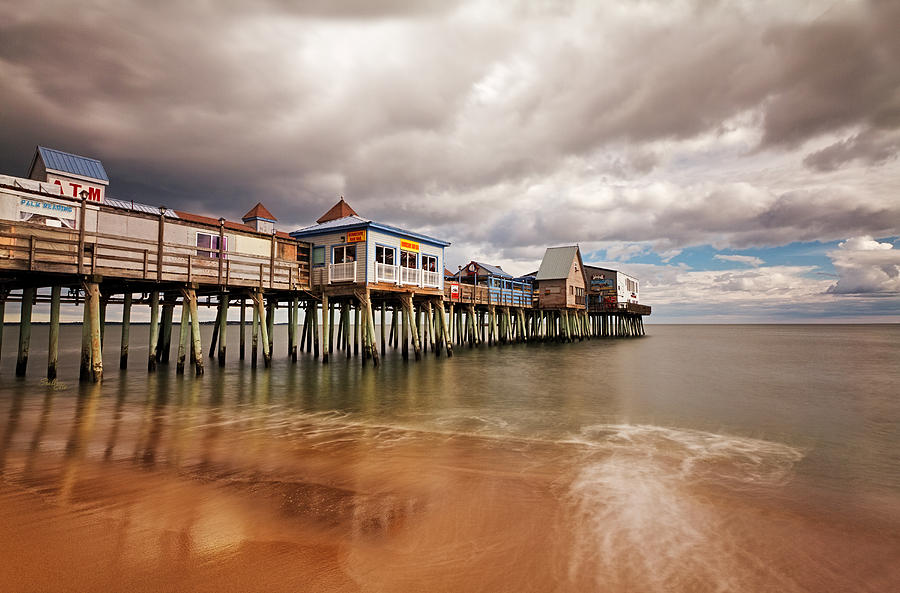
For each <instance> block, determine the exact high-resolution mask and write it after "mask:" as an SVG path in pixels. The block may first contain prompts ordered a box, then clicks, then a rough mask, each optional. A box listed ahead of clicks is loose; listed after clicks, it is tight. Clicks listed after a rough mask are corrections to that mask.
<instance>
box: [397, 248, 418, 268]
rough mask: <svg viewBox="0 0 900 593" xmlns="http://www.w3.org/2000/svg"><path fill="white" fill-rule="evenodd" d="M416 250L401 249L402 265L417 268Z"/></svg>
mask: <svg viewBox="0 0 900 593" xmlns="http://www.w3.org/2000/svg"><path fill="white" fill-rule="evenodd" d="M416 255H417V254H416V252H415V251H405V250H403V249H401V250H400V265H401V266H403V267H404V268H415V267H416V263H417V261H416V260H417V258H416Z"/></svg>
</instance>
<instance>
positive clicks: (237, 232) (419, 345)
mask: <svg viewBox="0 0 900 593" xmlns="http://www.w3.org/2000/svg"><path fill="white" fill-rule="evenodd" d="M10 179H13V182H9V180H10ZM21 181H23V182H26V181H27V183H19V180H16V179H15V178H9V177H6V178H5V179H0V197H2V198H3V199H4V200H6V202H7V203H16V202H20V203H21V204H22V205H23V207H22V209H21V211H22V212H25V215H24V216H23V217H22V218H20V219H19V220H10V219H9V218H7V219H5V220H0V319H3V315H4V313H5V311H6V305H7V304H8V303H18V304H19V308H20V316H19V334H18V349H17V356H16V367H15V372H16V375H18V376H23V375H25V374H26V372H27V368H28V362H29V357H30V356H31V354H32V353H31V334H32V316H33V310H34V305H35V304H39V303H40V304H45V303H46V304H48V305H49V311H50V315H49V321H50V323H49V341H48V352H47V353H46V355H47V378H48V379H49V380H54V379H56V378H57V375H58V362H59V327H60V320H61V308H62V307H63V306H65V307H73V306H75V307H81V309H82V343H81V355H80V356H81V358H80V373H79V375H80V378H81V380H86V381H95V382H97V381H101V380H102V378H103V357H102V353H103V348H102V345H103V341H104V337H105V333H106V321H107V314H106V312H107V309H108V307H109V305H111V304H112V305H116V306H121V310H122V316H121V319H120V320H117V321H121V350H120V352H119V366H120V368H123V369H124V368H126V367H127V365H128V364H129V341H130V326H131V323H132V319H133V317H134V312H135V311H136V310H137V309H139V308H143V307H146V308H147V309H149V311H148V313H149V315H148V316H147V317H149V321H150V332H149V343H148V358H147V360H146V364H147V369H148V371H150V372H154V371H156V370H157V368H158V367H159V366H160V365H167V364H168V363H169V361H170V356H171V350H172V338H173V336H172V332H173V325H174V324H175V322H176V317H175V310H176V307H177V308H178V309H179V318H178V319H179V321H180V322H179V324H178V325H179V332H178V335H177V336H175V341H176V355H175V356H176V372H178V373H184V372H185V371H186V369H187V368H188V367H193V369H194V373H195V374H197V375H202V374H203V372H204V363H205V357H204V349H203V344H202V343H201V334H200V315H199V309H200V308H202V307H211V308H215V311H216V315H215V322H214V325H213V331H212V336H211V341H210V344H209V347H208V350H207V351H206V352H207V353H208V357H209V358H210V359H213V360H215V361H216V362H217V364H218V365H219V366H225V365H226V363H227V360H228V357H229V353H228V344H227V332H226V331H224V329H225V327H226V325H227V323H228V320H229V313H234V309H238V311H239V313H238V315H239V318H240V322H239V323H240V330H239V335H240V343H239V345H238V358H239V359H240V360H244V359H245V357H246V355H247V354H248V353H247V349H248V348H247V345H246V337H245V336H246V325H250V348H249V350H250V351H249V356H250V359H251V364H252V365H253V366H256V365H257V361H258V359H259V358H260V355H261V358H262V361H263V365H264V366H265V367H268V366H269V365H270V363H271V360H272V350H273V346H274V343H273V333H274V332H273V329H274V318H275V312H276V311H277V310H278V309H284V310H286V312H287V320H288V332H287V350H286V351H287V355H288V356H289V357H290V359H291V360H292V361H297V359H298V355H299V353H303V352H305V353H307V354H308V355H310V356H311V357H313V358H314V359H321V361H322V362H323V363H328V362H329V360H330V359H332V358H333V357H334V356H335V354H338V355H343V356H345V357H347V358H350V357H352V356H358V357H360V360H361V362H362V364H364V365H365V364H367V362H368V361H371V362H372V363H373V365H375V366H377V365H378V364H379V360H380V355H381V354H382V353H384V352H385V351H386V349H387V348H395V349H397V350H399V351H400V353H401V355H402V357H403V359H404V360H408V359H409V357H410V355H412V357H413V358H414V359H416V360H418V359H420V358H421V357H422V356H423V355H424V354H426V353H429V352H430V353H432V354H434V355H435V356H440V355H441V354H444V355H446V356H448V357H449V356H452V355H453V349H454V347H461V346H468V347H475V346H479V345H482V344H484V345H488V346H493V345H498V344H510V343H525V342H534V341H547V340H558V341H572V340H585V339H591V338H598V337H628V336H640V335H643V334H644V328H643V321H642V319H643V316H644V315H649V314H650V308H649V307H645V306H643V305H637V304H633V303H622V304H621V305H616V306H613V307H605V308H604V307H600V306H589V305H586V302H585V297H584V296H583V295H581V296H576V297H575V299H574V301H573V300H572V299H569V301H568V302H567V301H565V300H563V301H562V302H561V304H559V305H553V306H547V305H546V304H542V303H543V300H542V299H541V298H539V295H538V293H537V292H536V291H533V290H532V288H531V285H530V284H525V283H521V282H511V283H508V284H504V283H491V284H490V285H487V286H483V285H479V284H464V283H453V284H451V283H448V282H444V278H443V274H442V273H440V272H436V271H434V270H440V269H443V246H445V245H446V243H442V242H440V241H438V240H435V239H431V238H429V237H425V236H422V235H417V234H415V233H410V232H408V231H403V230H402V229H397V228H396V227H390V226H387V225H378V224H376V223H371V222H370V221H366V220H364V219H360V218H359V217H357V216H356V215H355V212H353V211H352V209H350V208H349V206H348V205H346V203H345V202H344V201H343V200H341V202H339V203H338V204H337V205H336V206H335V207H334V208H333V209H332V211H330V212H336V213H337V214H336V215H339V216H341V217H342V218H338V219H337V224H342V221H345V220H347V221H350V224H352V225H355V226H351V227H348V228H349V229H350V230H338V231H334V232H333V234H334V235H335V242H337V238H336V237H337V234H340V237H339V239H340V245H337V246H336V247H334V248H333V249H334V250H335V251H334V253H333V256H334V257H336V256H337V255H338V254H340V256H341V257H342V258H344V260H343V261H338V262H336V261H334V260H331V261H329V262H327V263H326V262H325V260H324V259H323V260H322V261H317V259H316V256H315V255H314V254H313V250H314V248H315V249H324V248H322V247H318V246H317V244H316V243H315V242H312V241H306V240H304V239H303V237H302V233H301V234H299V235H298V233H300V232H298V233H292V235H297V236H292V235H288V234H286V233H280V232H276V231H275V229H274V226H272V224H271V223H273V222H274V219H273V217H272V216H271V214H270V213H268V211H267V210H265V208H264V207H262V205H261V204H258V205H257V206H256V207H254V209H252V210H251V211H250V212H248V214H247V216H245V218H244V224H240V223H232V222H229V221H226V220H225V219H218V220H215V219H211V218H208V217H202V216H196V215H191V214H188V213H184V212H176V211H172V210H169V209H167V208H164V207H160V208H158V209H155V208H149V207H146V206H144V207H140V208H138V207H136V206H135V205H134V204H131V205H129V204H127V203H124V202H119V201H113V200H110V199H107V202H109V203H92V202H91V201H90V200H88V196H87V192H82V195H81V198H80V200H78V199H72V198H65V197H61V196H59V195H58V194H56V195H53V194H48V193H47V184H43V183H34V182H30V181H28V180H21ZM29 184H31V185H29ZM51 190H52V188H51ZM0 206H2V204H0ZM26 208H27V209H29V210H28V211H27V212H26ZM42 209H49V210H50V211H51V212H53V213H57V212H60V211H64V212H65V214H63V216H64V217H68V218H64V219H62V220H61V221H57V220H56V219H53V220H49V221H48V220H45V219H43V218H40V217H38V218H36V219H31V218H30V217H31V212H42V211H43V210H42ZM348 212H349V213H350V214H348ZM323 218H324V217H323ZM321 220H323V219H320V221H321ZM360 221H361V222H360ZM51 222H53V223H54V224H51ZM335 224H336V223H334V222H331V220H330V219H329V220H326V221H325V223H323V226H324V227H325V228H328V229H332V228H334V226H335ZM266 225H268V226H266ZM338 228H341V227H338ZM356 228H361V229H362V230H352V229H356ZM311 232H312V233H313V234H315V233H317V232H318V231H316V230H315V229H313V231H311ZM367 232H368V233H370V235H371V236H370V237H369V239H368V240H367V238H366V233H367ZM354 233H355V234H354ZM320 234H321V233H320ZM320 238H321V237H320ZM326 239H327V238H326ZM351 240H357V241H361V242H359V243H356V244H353V243H352V242H350V243H348V242H349V241H351ZM394 240H396V243H397V247H390V246H389V244H390V242H391V241H394ZM376 241H377V243H376ZM419 241H421V251H422V253H421V255H420V254H419V250H420V245H419ZM367 245H368V246H367ZM384 245H388V247H385V246H384ZM357 246H358V247H359V249H358V250H357ZM376 246H377V249H376ZM351 248H352V249H351ZM378 249H381V250H382V251H380V252H379V251H378ZM391 250H393V251H391ZM403 250H407V251H403ZM387 251H391V256H390V261H388V260H387V259H386V258H387V256H386V255H385V254H386V253H387ZM398 253H399V254H400V255H396V254H398ZM404 254H406V255H404ZM357 255H358V256H359V257H360V258H362V259H361V260H360V261H357V260H356V256H357ZM413 255H414V256H415V257H413ZM377 258H381V259H380V260H379V259H377ZM404 258H406V259H405V260H404ZM579 258H580V255H579ZM579 261H580V260H579ZM404 262H406V263H404ZM410 262H411V263H412V265H408V264H409V263H410ZM426 264H427V265H426ZM582 285H583V284H582ZM142 317H143V315H142ZM248 317H249V319H248ZM2 340H3V326H2V324H0V346H2ZM410 350H412V352H411V353H410ZM232 352H233V350H232Z"/></svg>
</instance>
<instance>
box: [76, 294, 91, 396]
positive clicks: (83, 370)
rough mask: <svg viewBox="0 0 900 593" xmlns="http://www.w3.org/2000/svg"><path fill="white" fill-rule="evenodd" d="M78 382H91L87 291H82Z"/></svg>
mask: <svg viewBox="0 0 900 593" xmlns="http://www.w3.org/2000/svg"><path fill="white" fill-rule="evenodd" d="M78 380H79V381H90V380H91V303H90V301H89V300H88V295H87V290H85V291H84V314H83V316H82V318H81V364H80V368H79V372H78Z"/></svg>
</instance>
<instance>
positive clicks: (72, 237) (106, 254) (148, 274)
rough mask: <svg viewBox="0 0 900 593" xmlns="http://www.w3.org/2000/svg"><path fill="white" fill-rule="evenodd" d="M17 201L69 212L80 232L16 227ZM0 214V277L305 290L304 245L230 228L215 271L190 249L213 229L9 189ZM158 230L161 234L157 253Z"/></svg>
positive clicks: (215, 230)
mask: <svg viewBox="0 0 900 593" xmlns="http://www.w3.org/2000/svg"><path fill="white" fill-rule="evenodd" d="M23 200H38V201H40V202H42V203H43V202H47V203H51V204H60V205H65V206H66V207H69V208H74V209H75V214H71V216H72V217H73V218H74V219H75V220H76V221H78V222H77V224H78V225H81V224H82V223H81V221H82V220H83V227H80V228H78V229H70V228H66V227H52V226H47V225H45V224H43V223H33V222H27V221H22V220H17V218H18V210H17V208H16V207H17V205H18V204H19V202H20V201H23ZM82 208H83V209H84V211H83V216H82ZM0 215H2V217H3V218H5V219H6V220H0V271H3V270H10V271H21V270H27V271H33V272H46V273H55V274H83V275H96V276H104V277H107V278H121V279H133V280H153V281H164V282H203V283H212V284H217V285H222V286H246V287H263V288H272V289H285V290H300V289H307V288H308V287H309V249H308V245H307V244H306V243H304V242H302V241H297V240H295V239H291V238H285V237H284V236H272V235H263V234H260V233H255V232H253V231H252V230H250V229H248V230H247V231H246V232H244V231H240V230H237V229H234V228H232V229H230V230H229V231H228V232H227V233H225V236H226V237H228V238H229V239H228V244H227V250H226V251H225V253H224V258H223V261H222V265H221V266H220V260H219V258H218V257H216V255H218V254H215V253H214V254H213V256H209V255H208V253H209V250H204V249H202V248H198V247H197V234H198V233H206V234H210V235H215V236H217V235H218V234H219V232H220V228H219V226H218V225H211V224H202V223H198V222H188V221H184V220H180V219H177V218H171V217H165V218H164V219H163V218H162V217H161V216H160V215H153V214H149V213H143V212H135V211H126V210H120V209H118V208H114V207H109V206H102V205H97V204H91V203H84V204H82V202H81V201H80V200H67V199H65V198H55V197H53V196H47V195H45V194H37V192H29V191H28V190H22V189H16V188H12V187H8V186H5V187H0ZM67 216H68V215H67ZM160 225H162V228H163V230H164V232H163V242H162V253H161V254H160V241H159V230H160ZM101 231H102V232H101ZM273 241H274V242H275V254H276V257H274V258H273V257H272V243H273ZM298 254H299V256H298ZM79 256H80V257H79ZM160 262H161V267H160ZM79 264H80V266H79Z"/></svg>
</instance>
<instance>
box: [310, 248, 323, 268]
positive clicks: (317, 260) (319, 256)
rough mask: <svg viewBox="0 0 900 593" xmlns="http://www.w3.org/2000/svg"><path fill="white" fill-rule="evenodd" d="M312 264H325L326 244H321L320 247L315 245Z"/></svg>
mask: <svg viewBox="0 0 900 593" xmlns="http://www.w3.org/2000/svg"><path fill="white" fill-rule="evenodd" d="M312 265H314V266H324V265H325V246H324V245H320V246H319V247H313V252H312Z"/></svg>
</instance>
